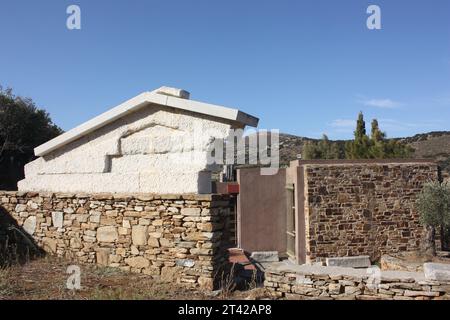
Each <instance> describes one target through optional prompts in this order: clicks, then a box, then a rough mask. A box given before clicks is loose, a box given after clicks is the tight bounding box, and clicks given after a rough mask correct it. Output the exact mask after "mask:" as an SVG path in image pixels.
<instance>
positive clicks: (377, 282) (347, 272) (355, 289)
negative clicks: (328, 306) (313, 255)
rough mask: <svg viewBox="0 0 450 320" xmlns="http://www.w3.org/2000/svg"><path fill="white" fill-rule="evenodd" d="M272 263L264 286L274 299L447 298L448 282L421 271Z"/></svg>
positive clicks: (448, 292) (449, 291)
mask: <svg viewBox="0 0 450 320" xmlns="http://www.w3.org/2000/svg"><path fill="white" fill-rule="evenodd" d="M371 270H373V269H351V268H338V267H322V266H306V265H305V266H286V264H283V263H279V264H272V265H271V266H270V267H269V268H267V269H266V271H265V281H264V287H265V288H267V289H268V290H269V292H271V293H272V295H273V296H275V297H277V298H285V299H294V300H296V299H298V300H310V299H314V300H315V299H319V300H449V299H450V281H431V280H427V279H426V278H425V276H424V275H423V273H417V272H398V271H382V272H380V273H379V274H377V273H376V272H369V271H371Z"/></svg>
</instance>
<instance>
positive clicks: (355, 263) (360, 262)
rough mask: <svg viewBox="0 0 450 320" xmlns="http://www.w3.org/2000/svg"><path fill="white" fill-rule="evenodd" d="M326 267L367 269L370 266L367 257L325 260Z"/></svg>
mask: <svg viewBox="0 0 450 320" xmlns="http://www.w3.org/2000/svg"><path fill="white" fill-rule="evenodd" d="M326 265H327V266H328V267H343V268H368V267H370V266H371V263H370V258H369V256H355V257H337V258H326Z"/></svg>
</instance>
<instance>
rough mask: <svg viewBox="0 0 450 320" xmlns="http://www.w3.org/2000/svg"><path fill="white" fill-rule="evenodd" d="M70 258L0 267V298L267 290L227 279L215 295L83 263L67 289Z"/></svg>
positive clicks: (153, 296)
mask: <svg viewBox="0 0 450 320" xmlns="http://www.w3.org/2000/svg"><path fill="white" fill-rule="evenodd" d="M71 264H73V263H71V262H70V261H67V260H64V259H59V258H55V257H44V258H41V259H36V260H33V261H30V262H28V263H27V264H25V265H22V266H20V265H16V266H12V267H9V268H6V269H0V300H5V299H6V300H11V299H16V300H29V299H32V300H55V299H58V300H72V299H76V300H175V299H182V300H200V299H201V300H205V299H261V298H264V293H263V291H262V290H261V289H259V290H257V291H258V292H256V291H254V290H251V291H244V292H239V291H233V290H232V284H231V280H230V279H227V280H226V283H224V284H225V285H226V289H227V290H226V293H225V294H220V295H217V296H213V295H211V294H210V293H208V292H205V291H201V290H198V291H195V290H192V289H189V288H187V287H185V286H181V285H178V284H175V283H173V282H172V283H163V282H159V281H157V280H154V279H152V278H151V277H150V276H146V275H142V274H135V273H128V272H123V271H121V270H119V269H115V268H105V267H98V266H93V265H80V267H81V290H68V289H67V288H66V281H67V278H68V277H69V275H68V274H66V270H67V267H68V266H69V265H71Z"/></svg>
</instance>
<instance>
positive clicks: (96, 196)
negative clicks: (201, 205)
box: [0, 190, 228, 201]
mask: <svg viewBox="0 0 450 320" xmlns="http://www.w3.org/2000/svg"><path fill="white" fill-rule="evenodd" d="M3 196H7V197H18V198H25V197H26V198H34V197H41V198H56V199H71V198H90V199H93V200H122V199H127V200H132V199H136V200H140V201H152V200H196V201H219V200H224V199H227V198H228V195H222V194H152V193H65V192H54V193H53V192H34V191H30V192H26V191H3V190H0V197H3Z"/></svg>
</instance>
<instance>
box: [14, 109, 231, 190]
mask: <svg viewBox="0 0 450 320" xmlns="http://www.w3.org/2000/svg"><path fill="white" fill-rule="evenodd" d="M232 126H233V124H232V123H231V122H229V121H228V122H227V121H226V120H223V119H218V118H213V117H211V116H206V115H200V114H196V113H193V112H187V111H181V110H176V109H172V108H168V107H163V106H158V105H146V106H144V107H142V108H141V109H139V110H137V111H135V112H133V113H131V114H129V115H127V116H124V117H123V118H120V119H118V120H116V121H115V122H112V123H110V124H108V125H106V126H104V127H101V128H99V129H98V130H96V131H94V132H92V133H90V134H88V135H86V136H84V137H82V138H80V139H78V140H76V141H74V142H71V143H69V144H68V145H66V146H63V147H61V148H60V149H57V150H55V151H53V152H51V153H49V154H47V155H45V156H43V157H40V158H38V159H36V160H35V161H33V162H31V163H29V164H27V165H26V166H25V179H24V180H22V181H20V182H19V183H18V188H19V190H20V191H36V192H41V191H50V192H75V193H76V192H86V193H98V192H112V193H156V194H158V193H159V194H162V193H175V194H183V193H194V194H196V193H210V192H211V170H217V168H216V166H211V165H209V164H208V162H207V154H208V150H209V149H210V148H211V146H212V144H213V142H214V139H223V138H226V137H227V136H228V134H229V132H230V129H231V128H232Z"/></svg>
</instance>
